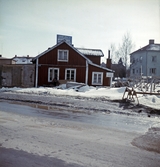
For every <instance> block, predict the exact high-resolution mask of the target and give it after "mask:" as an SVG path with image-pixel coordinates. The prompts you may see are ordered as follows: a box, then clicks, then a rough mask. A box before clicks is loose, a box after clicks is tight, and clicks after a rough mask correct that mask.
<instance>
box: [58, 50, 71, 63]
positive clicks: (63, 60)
mask: <svg viewBox="0 0 160 167" xmlns="http://www.w3.org/2000/svg"><path fill="white" fill-rule="evenodd" d="M60 51H61V52H62V53H63V56H64V52H67V60H65V59H59V52H60ZM68 59H69V50H65V49H58V50H57V61H62V62H68Z"/></svg>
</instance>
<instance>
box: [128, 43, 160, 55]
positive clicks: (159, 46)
mask: <svg viewBox="0 0 160 167" xmlns="http://www.w3.org/2000/svg"><path fill="white" fill-rule="evenodd" d="M140 51H160V44H149V45H147V46H144V47H142V48H140V49H138V50H136V51H134V52H132V53H131V54H133V53H136V52H140ZM131 54H130V55H131Z"/></svg>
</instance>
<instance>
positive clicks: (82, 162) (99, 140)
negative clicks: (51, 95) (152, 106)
mask: <svg viewBox="0 0 160 167" xmlns="http://www.w3.org/2000/svg"><path fill="white" fill-rule="evenodd" d="M158 123H159V118H157V117H147V116H144V115H140V116H137V115H135V116H134V115H132V116H131V115H130V116H127V115H123V114H115V113H105V112H95V111H83V112H82V110H75V109H73V110H71V109H67V108H65V107H63V108H61V107H60V108H58V107H57V106H56V107H55V106H47V105H39V104H32V103H11V102H9V101H4V100H1V101H0V166H1V167H17V166H20V167H21V166H22V167H31V166H34V167H52V166H53V167H99V166H101V167H158V166H160V165H159V164H160V153H159V150H155V149H147V148H145V147H141V146H140V145H141V144H143V143H139V144H137V143H136V141H140V139H141V137H144V135H145V134H146V133H147V132H148V129H150V128H151V127H153V126H155V125H156V124H158ZM149 132H150V131H149ZM154 133H155V132H154ZM136 139H138V140H136ZM143 142H145V141H143ZM139 146H140V147H139ZM156 148H158V147H157V146H156ZM159 148H160V147H159ZM159 148H158V149H159Z"/></svg>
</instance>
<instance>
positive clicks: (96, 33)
mask: <svg viewBox="0 0 160 167" xmlns="http://www.w3.org/2000/svg"><path fill="white" fill-rule="evenodd" d="M127 31H128V32H130V34H131V36H132V40H133V42H134V43H135V45H136V46H135V49H139V48H140V47H143V46H145V45H147V44H148V41H149V39H155V43H160V0H0V54H2V56H3V57H8V58H11V57H14V56H15V55H18V56H26V55H30V56H33V57H34V56H37V54H39V53H41V52H43V51H44V50H46V49H47V48H48V47H51V46H54V45H55V44H56V35H57V34H62V35H69V36H72V41H73V44H74V46H75V47H85V48H95V49H97V48H98V49H102V51H103V53H104V54H105V57H107V53H108V49H109V47H110V45H111V43H115V44H116V45H117V46H118V44H119V43H121V41H122V36H123V35H124V34H125V33H126V32H127Z"/></svg>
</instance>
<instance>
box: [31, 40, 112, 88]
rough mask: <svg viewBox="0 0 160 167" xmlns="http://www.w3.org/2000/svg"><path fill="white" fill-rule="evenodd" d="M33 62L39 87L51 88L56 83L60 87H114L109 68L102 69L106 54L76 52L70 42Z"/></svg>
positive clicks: (51, 49)
mask: <svg viewBox="0 0 160 167" xmlns="http://www.w3.org/2000/svg"><path fill="white" fill-rule="evenodd" d="M57 41H58V42H57V44H56V45H55V46H53V47H51V48H48V49H47V50H46V51H44V52H43V53H41V54H39V55H38V56H36V57H35V58H33V63H34V64H36V79H35V86H49V85H51V84H52V81H53V79H55V78H56V79H57V80H58V81H59V82H60V83H65V82H67V81H74V82H80V83H85V84H87V85H92V86H110V75H108V74H110V73H112V72H113V71H112V70H111V69H109V68H105V67H101V66H100V58H101V57H102V56H104V55H103V52H102V51H101V50H99V49H84V48H75V47H74V46H73V45H72V43H71V42H68V41H67V40H63V39H62V40H57Z"/></svg>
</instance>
